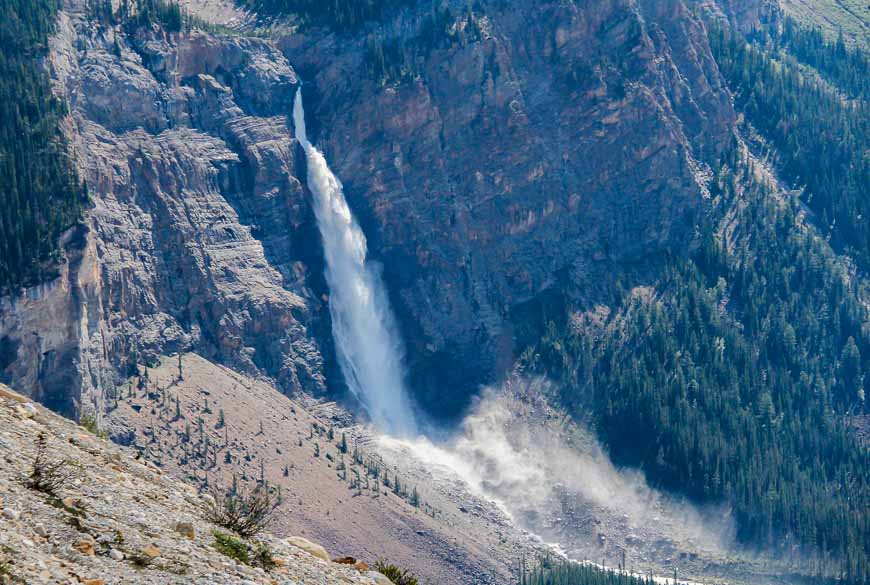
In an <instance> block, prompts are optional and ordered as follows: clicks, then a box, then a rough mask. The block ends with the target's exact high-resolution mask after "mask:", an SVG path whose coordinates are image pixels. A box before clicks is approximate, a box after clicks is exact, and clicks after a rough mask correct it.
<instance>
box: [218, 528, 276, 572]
mask: <svg viewBox="0 0 870 585" xmlns="http://www.w3.org/2000/svg"><path fill="white" fill-rule="evenodd" d="M212 534H213V535H214V547H215V548H216V549H217V550H218V552H220V553H222V554H224V555H226V556H228V557H230V558H231V559H235V560H236V561H237V562H239V563H242V564H244V565H249V566H251V567H261V568H263V569H265V570H267V571H271V570H272V569H274V568H275V567H276V566H277V564H276V563H275V559H274V558H273V553H272V549H271V548H269V545H268V544H266V543H265V542H255V543H254V544H253V546H251V545H250V544H248V543H247V542H245V541H244V540H242V539H241V538H238V537H236V536H233V535H232V534H227V533H226V532H220V531H219V530H215V531H214V532H213V533H212Z"/></svg>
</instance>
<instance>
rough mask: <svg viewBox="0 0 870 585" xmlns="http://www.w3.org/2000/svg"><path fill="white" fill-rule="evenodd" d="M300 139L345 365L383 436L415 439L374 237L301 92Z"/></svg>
mask: <svg viewBox="0 0 870 585" xmlns="http://www.w3.org/2000/svg"><path fill="white" fill-rule="evenodd" d="M293 121H294V124H295V127H296V138H297V139H298V140H299V143H300V144H301V145H302V148H303V149H304V151H305V156H306V159H307V161H308V188H309V189H310V190H311V193H312V194H313V195H314V213H315V215H316V216H317V226H318V228H319V230H320V235H321V236H322V238H323V250H324V255H325V258H326V282H327V284H328V285H329V311H330V314H331V316H332V334H333V338H334V340H335V347H336V350H337V353H338V360H339V364H340V365H341V370H342V372H343V373H344V377H345V380H346V381H347V384H348V386H349V387H350V389H351V391H352V392H353V393H354V394H355V395H356V396H357V397H358V398H359V399H360V401H361V402H362V403H363V405H364V406H365V408H366V410H367V411H368V413H369V416H370V417H371V419H372V422H373V423H374V424H375V426H376V427H377V428H378V430H380V431H382V432H385V433H389V434H391V435H397V436H406V437H407V436H412V435H414V434H415V433H416V430H417V424H416V421H415V417H414V412H413V410H412V409H411V403H410V400H409V398H408V393H407V391H406V389H405V383H404V368H403V364H402V360H403V351H402V343H401V341H400V337H399V336H398V334H397V331H396V326H395V319H394V318H393V314H392V310H391V309H390V304H389V300H388V299H387V295H386V291H385V290H384V284H383V282H382V280H381V276H380V273H379V272H378V270H377V268H376V267H375V266H373V265H372V263H371V262H370V261H368V260H367V259H366V255H367V248H366V237H365V234H363V232H362V230H361V229H360V226H359V224H358V223H357V221H356V219H355V218H354V216H353V214H352V213H351V210H350V208H349V207H348V205H347V201H345V198H344V192H343V189H342V185H341V181H339V180H338V178H337V177H336V176H335V175H334V174H333V173H332V171H331V170H330V169H329V165H327V163H326V158H325V157H324V156H323V153H321V152H320V151H319V150H317V148H315V147H314V146H313V145H312V144H311V143H310V142H309V141H308V135H307V133H306V129H305V110H304V108H303V105H302V91H301V89H300V90H299V91H298V92H297V93H296V101H295V103H294V105H293Z"/></svg>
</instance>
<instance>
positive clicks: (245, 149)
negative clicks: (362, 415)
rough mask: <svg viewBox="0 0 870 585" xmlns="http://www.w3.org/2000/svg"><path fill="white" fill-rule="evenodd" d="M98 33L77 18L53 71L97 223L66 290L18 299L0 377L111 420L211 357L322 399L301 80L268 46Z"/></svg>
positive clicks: (78, 12) (76, 253) (73, 7)
mask: <svg viewBox="0 0 870 585" xmlns="http://www.w3.org/2000/svg"><path fill="white" fill-rule="evenodd" d="M95 20H96V19H93V18H90V17H88V16H87V15H86V11H85V7H84V4H80V3H78V2H71V3H69V4H68V5H67V6H66V7H65V11H64V12H63V13H62V14H61V19H60V23H59V28H58V32H57V34H56V35H55V37H54V39H53V41H52V62H51V66H52V71H53V75H54V78H55V80H56V82H57V87H58V88H59V91H60V92H62V93H63V95H64V96H65V97H66V98H67V100H68V102H69V104H70V106H71V116H70V119H69V128H68V132H69V134H70V135H71V137H72V139H73V140H72V142H73V144H74V145H75V150H76V154H77V158H78V160H79V163H80V167H81V174H82V175H83V177H84V178H85V179H86V181H87V183H88V185H89V189H90V193H91V195H92V200H93V207H92V209H91V210H90V211H89V213H88V217H87V220H86V227H85V228H84V229H82V230H80V231H81V232H82V233H77V234H75V237H72V236H71V240H72V241H71V243H70V244H69V245H67V247H66V248H67V254H66V261H65V264H64V266H63V267H62V272H61V277H60V278H58V279H57V280H55V281H53V282H50V283H46V284H45V285H44V286H42V287H38V288H35V289H32V290H29V291H27V292H26V294H25V295H24V296H23V297H21V298H17V299H3V300H2V309H0V340H2V341H0V348H2V352H0V353H2V360H0V361H2V363H0V379H3V380H6V381H7V382H11V383H15V384H16V385H18V386H19V387H21V388H23V389H25V390H26V391H27V392H28V393H30V394H31V395H33V396H34V397H35V398H37V399H38V400H40V401H42V402H44V403H46V404H49V405H51V406H52V407H53V408H55V409H56V410H58V411H60V412H63V413H65V414H68V415H71V416H75V415H77V414H79V413H80V411H82V410H93V411H95V412H96V413H100V412H102V410H103V408H102V403H103V402H104V400H105V398H106V396H109V395H111V394H112V393H113V392H114V391H115V387H116V385H117V384H118V383H119V381H120V380H122V379H124V378H126V376H127V373H128V372H129V370H130V368H131V367H133V365H134V364H135V363H137V362H139V363H147V362H149V361H152V360H154V359H155V358H156V356H159V355H163V354H167V353H173V352H178V351H186V350H195V351H198V352H200V353H202V354H204V355H208V356H211V357H212V358H214V359H216V360H218V361H221V362H222V363H225V364H227V365H230V366H232V367H234V368H236V369H238V370H240V371H245V372H248V373H254V374H265V375H268V376H270V377H272V378H274V379H275V380H277V381H278V382H279V384H280V385H281V387H282V388H283V389H284V390H285V391H298V390H303V389H304V390H306V391H308V392H310V393H314V394H317V393H322V392H323V390H324V389H325V381H324V376H323V368H322V362H323V357H322V352H321V349H320V345H319V343H318V341H316V339H315V335H314V330H315V329H316V328H317V327H318V325H317V324H316V320H317V317H316V314H317V312H318V311H319V310H320V307H321V301H320V298H319V295H318V294H315V293H313V292H312V290H311V287H310V285H309V280H310V279H309V272H310V268H309V266H310V263H311V262H312V261H313V262H317V261H318V259H317V254H318V252H317V246H315V245H312V241H316V240H313V235H314V234H316V232H312V231H311V230H312V229H313V228H312V226H311V219H310V216H311V212H310V209H309V207H308V205H307V204H306V202H305V197H304V189H303V187H302V185H301V183H300V182H299V180H298V179H297V178H296V177H297V176H298V175H299V171H298V169H297V165H298V162H297V160H296V156H295V152H294V142H293V139H292V132H291V129H290V127H289V126H288V122H287V115H288V113H290V111H291V105H292V99H293V96H294V95H295V91H296V88H297V77H296V74H295V72H294V71H293V69H292V68H291V67H290V65H289V63H288V62H287V60H286V59H285V58H284V57H283V56H282V55H281V54H280V53H279V52H278V51H277V50H275V49H274V48H273V47H272V46H270V45H269V44H267V43H266V42H264V41H260V40H251V39H244V38H240V37H229V36H227V37H215V36H212V35H208V34H204V33H198V32H193V33H189V34H187V33H182V34H175V35H167V34H164V33H163V32H162V31H160V30H158V29H154V30H145V29H139V30H138V31H137V32H136V33H135V34H125V33H124V32H123V31H122V28H121V27H114V28H113V27H109V26H106V25H101V24H98V23H97V22H96V21H95ZM318 272H319V270H318ZM311 280H313V281H314V282H315V283H316V282H317V280H318V278H314V279H311ZM326 328H327V329H326V330H327V331H328V324H327V325H326ZM326 339H327V340H328V337H326Z"/></svg>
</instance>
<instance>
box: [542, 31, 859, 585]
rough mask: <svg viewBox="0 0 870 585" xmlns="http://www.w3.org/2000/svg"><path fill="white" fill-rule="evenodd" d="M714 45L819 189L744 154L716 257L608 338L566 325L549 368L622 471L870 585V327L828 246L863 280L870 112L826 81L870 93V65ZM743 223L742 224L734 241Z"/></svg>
mask: <svg viewBox="0 0 870 585" xmlns="http://www.w3.org/2000/svg"><path fill="white" fill-rule="evenodd" d="M711 40H712V44H713V47H714V53H715V55H716V57H717V59H718V61H719V63H720V67H721V69H722V72H723V74H724V75H725V77H726V80H727V81H728V83H729V86H730V87H731V89H732V91H733V93H734V94H735V96H736V100H737V106H738V108H739V109H740V110H741V112H743V113H744V115H745V127H744V129H743V130H744V132H745V133H746V134H751V133H752V132H753V131H758V132H759V133H760V134H761V136H762V139H763V140H764V141H767V142H768V143H769V144H772V145H774V146H775V147H776V152H778V153H779V157H780V158H779V159H774V160H773V163H774V167H775V169H776V170H777V171H779V172H780V173H781V175H782V176H783V177H784V178H787V179H788V182H789V184H791V185H796V186H805V189H804V190H803V192H802V193H801V195H800V197H791V196H789V195H784V194H782V193H779V192H777V189H778V187H777V186H776V184H775V183H774V182H773V179H771V178H766V179H765V178H760V176H759V175H760V174H761V173H760V171H759V169H760V167H759V166H758V163H757V161H756V159H755V157H754V156H752V155H751V154H750V153H749V152H748V151H746V150H745V149H742V148H740V147H739V145H738V144H737V143H735V144H734V145H733V146H732V147H731V148H730V149H729V151H728V154H727V155H726V156H725V157H723V159H722V160H721V161H720V165H719V168H718V172H717V174H716V178H715V180H714V181H713V184H712V185H711V187H712V189H711V190H712V196H713V197H712V201H713V202H714V203H713V205H712V209H711V211H710V214H709V216H708V223H707V224H706V227H704V228H703V229H702V230H701V233H702V236H701V238H700V240H701V242H700V246H699V249H698V250H697V251H696V252H695V253H694V254H693V255H692V256H691V257H690V258H688V259H686V258H676V257H672V258H666V259H664V260H663V262H664V263H665V266H666V267H665V269H664V270H663V275H662V276H661V279H660V280H659V282H658V286H657V287H656V293H655V295H654V297H653V298H647V297H644V296H633V295H631V294H630V293H626V294H625V295H623V296H622V297H620V298H619V299H618V300H617V301H616V303H615V307H614V311H615V312H616V313H617V315H618V316H617V317H615V318H614V319H613V321H612V323H611V325H610V327H609V328H608V329H607V330H605V331H597V330H590V329H588V328H584V327H576V326H575V325H573V324H572V320H571V318H570V315H557V316H555V317H554V318H553V319H552V321H551V322H550V323H549V325H548V326H547V327H546V330H547V333H546V334H545V335H544V337H543V338H542V339H541V341H540V342H539V344H538V345H537V346H536V347H535V350H536V353H535V354H534V355H535V360H537V361H538V365H539V367H541V369H542V370H543V371H545V372H546V373H548V374H549V375H551V376H556V377H558V378H559V379H561V380H562V381H563V383H564V390H563V392H562V396H563V399H564V401H565V402H566V404H568V405H569V408H571V409H573V411H574V412H575V413H576V414H577V415H578V416H579V417H583V416H585V413H586V412H587V411H588V410H589V409H591V410H592V412H594V415H593V424H594V425H595V426H596V428H597V430H598V433H599V436H600V437H601V438H602V439H603V441H604V442H605V443H606V444H607V445H608V447H609V449H610V451H611V454H612V456H613V457H614V459H615V460H616V461H618V462H619V463H621V464H624V465H628V466H632V467H639V468H641V469H643V470H644V471H645V473H646V475H647V477H648V478H650V479H651V480H652V481H653V482H655V483H656V484H657V485H659V486H661V487H664V488H667V489H669V490H672V491H674V492H676V493H683V494H685V495H687V496H689V497H690V498H691V499H692V500H694V501H696V502H722V501H724V502H728V503H729V504H730V505H731V506H733V510H734V514H735V517H736V521H737V528H738V538H739V539H740V540H741V541H742V542H744V543H745V544H747V545H748V546H750V547H754V546H757V545H761V546H762V547H764V548H769V549H774V550H777V551H778V552H779V554H782V555H785V556H789V555H791V556H792V557H793V558H795V559H800V562H803V563H805V564H806V563H809V564H810V565H811V567H809V570H811V571H812V573H813V574H818V575H824V576H829V577H834V578H843V579H845V581H847V582H854V583H862V582H866V580H867V579H868V578H870V555H868V550H870V548H868V547H870V519H868V515H867V510H868V509H870V477H868V474H867V469H870V454H868V451H867V449H866V447H863V446H861V445H859V444H858V441H857V439H856V436H855V434H854V433H853V432H852V431H851V430H850V429H849V427H848V425H847V424H846V422H845V421H846V420H848V418H847V417H848V416H849V415H852V414H856V413H862V412H866V409H867V404H866V397H865V391H864V381H865V377H866V375H867V370H868V357H870V353H868V352H870V337H868V332H867V329H866V327H865V324H866V323H867V322H868V314H867V309H866V307H865V306H864V305H863V304H862V303H861V301H860V294H859V293H860V291H859V284H858V282H859V279H857V278H856V277H855V275H854V274H853V273H852V272H851V270H850V263H849V261H848V259H844V258H841V257H838V256H836V255H835V253H833V252H832V251H831V248H830V247H829V246H828V245H827V243H826V240H828V241H830V242H831V243H833V244H834V246H835V249H836V250H838V251H847V252H850V253H851V254H854V256H855V257H857V258H858V259H859V270H862V272H863V270H866V266H867V264H866V258H865V252H864V250H866V245H867V240H866V238H867V235H868V233H870V231H868V230H867V229H866V228H865V227H862V226H863V225H864V224H863V222H865V221H866V218H867V212H868V209H867V206H868V205H870V199H868V197H870V192H868V189H867V186H868V185H870V182H868V180H870V176H868V174H867V173H868V159H867V156H866V152H867V148H868V145H867V142H866V141H867V139H868V132H867V130H868V128H867V123H868V116H867V103H866V102H865V101H861V99H855V100H844V99H841V97H837V96H834V95H832V90H831V89H830V87H828V86H827V85H826V84H831V83H833V81H834V80H837V81H838V82H839V83H840V84H842V87H843V88H844V89H843V90H841V91H842V92H844V93H850V94H852V95H855V96H859V95H861V94H862V92H863V91H864V89H863V84H864V83H865V80H866V79H868V78H870V70H868V68H867V61H866V60H864V59H862V58H861V57H860V56H858V55H857V54H853V55H850V56H848V57H844V59H843V61H842V62H841V64H840V65H837V66H833V65H831V64H830V61H831V57H830V55H831V54H833V53H836V52H838V51H844V50H845V49H844V48H843V47H842V46H841V45H839V44H833V43H831V42H829V41H821V40H820V37H818V36H816V34H815V33H813V32H811V31H810V32H807V31H794V30H789V29H788V28H786V33H785V35H784V36H783V37H781V38H780V39H779V41H778V42H779V43H780V45H781V46H784V47H790V46H792V45H798V46H799V47H800V49H799V50H797V51H795V54H794V55H792V54H787V55H786V54H783V55H782V57H783V59H782V60H778V61H776V62H774V60H773V58H772V57H771V56H770V55H771V53H769V52H765V51H762V50H761V48H760V45H753V44H747V43H746V42H745V41H744V40H743V39H742V38H736V37H734V36H730V35H728V34H726V33H724V32H722V31H714V32H712V33H711ZM767 42H771V41H770V39H769V37H767ZM784 50H785V49H783V51H784ZM798 59H800V61H798ZM789 63H791V65H789ZM810 64H812V65H814V66H818V67H819V72H818V73H809V72H807V71H805V70H804V69H802V68H806V67H808V65H810ZM821 75H825V76H827V77H826V79H825V81H821V80H820V76H821ZM838 87H839V86H838ZM760 148H763V147H760ZM763 154H764V153H763ZM808 208H809V209H808ZM729 210H730V213H735V211H734V210H736V213H737V214H738V215H737V225H738V226H739V227H738V228H737V230H736V232H734V233H730V232H729V233H727V235H726V231H725V230H724V227H723V226H724V224H725V222H726V217H725V214H726V213H728V212H729ZM733 219H734V217H733V216H732V217H731V218H730V220H733ZM859 274H860V273H859ZM807 559H810V560H807ZM804 568H805V569H807V567H806V566H805V567H804Z"/></svg>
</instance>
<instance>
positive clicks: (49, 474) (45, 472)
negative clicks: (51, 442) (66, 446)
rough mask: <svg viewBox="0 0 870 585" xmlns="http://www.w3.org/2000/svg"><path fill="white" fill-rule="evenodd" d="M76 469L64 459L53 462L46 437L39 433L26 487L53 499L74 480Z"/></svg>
mask: <svg viewBox="0 0 870 585" xmlns="http://www.w3.org/2000/svg"><path fill="white" fill-rule="evenodd" d="M77 474H78V468H77V467H76V466H75V465H74V464H73V463H72V462H71V461H68V460H66V459H63V460H60V461H53V460H51V459H50V458H49V455H48V437H47V436H46V434H45V433H39V435H38V436H37V438H36V457H35V458H34V459H33V465H32V466H31V468H30V474H29V475H28V477H27V481H26V484H27V487H29V488H30V489H32V490H36V491H38V492H42V493H44V494H48V495H49V496H52V497H53V498H55V499H58V498H57V495H58V493H59V492H60V490H61V489H62V488H63V487H64V486H66V485H67V484H68V483H69V482H70V481H72V480H73V479H75V477H76V475H77Z"/></svg>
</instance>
